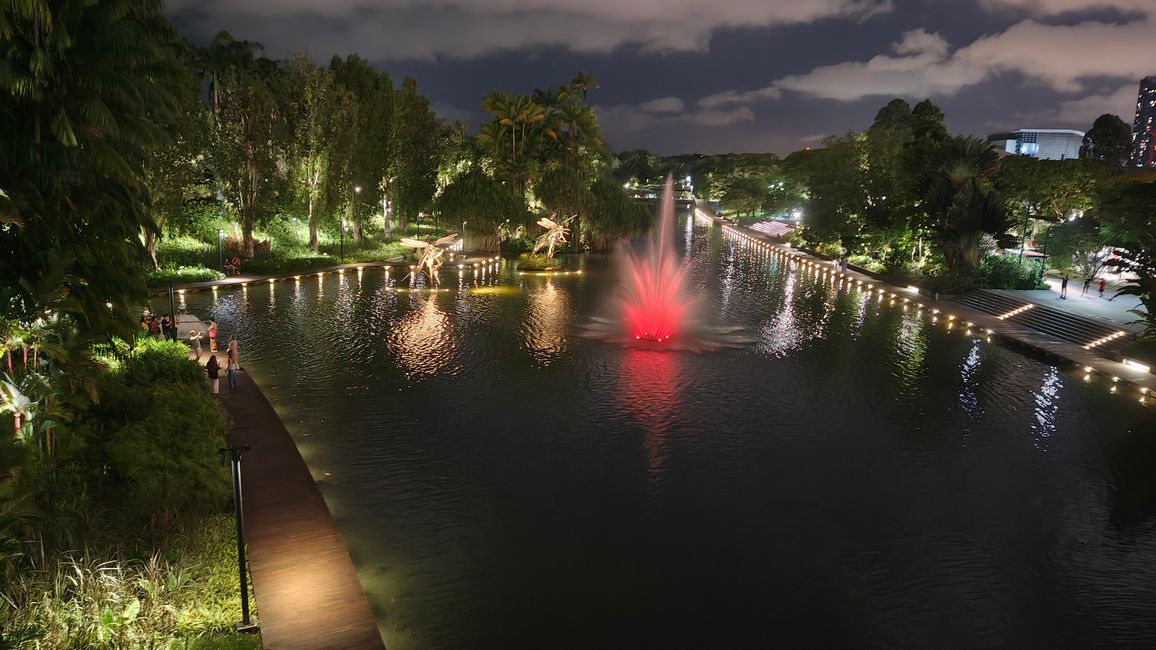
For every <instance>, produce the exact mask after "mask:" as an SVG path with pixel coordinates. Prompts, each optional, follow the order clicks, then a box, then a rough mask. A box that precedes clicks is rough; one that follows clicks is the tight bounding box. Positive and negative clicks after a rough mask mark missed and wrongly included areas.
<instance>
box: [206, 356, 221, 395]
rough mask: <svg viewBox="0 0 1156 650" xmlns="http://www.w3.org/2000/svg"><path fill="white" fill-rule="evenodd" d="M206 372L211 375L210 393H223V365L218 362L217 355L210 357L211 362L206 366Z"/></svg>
mask: <svg viewBox="0 0 1156 650" xmlns="http://www.w3.org/2000/svg"><path fill="white" fill-rule="evenodd" d="M205 372H207V373H209V392H211V393H212V394H214V395H217V394H219V393H220V392H221V364H220V363H218V362H217V355H215V354H213V355H209V362H208V363H206V364H205Z"/></svg>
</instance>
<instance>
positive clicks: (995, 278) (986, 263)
mask: <svg viewBox="0 0 1156 650" xmlns="http://www.w3.org/2000/svg"><path fill="white" fill-rule="evenodd" d="M979 275H980V277H982V278H986V279H987V283H988V286H989V287H991V288H993V289H1045V288H1047V285H1045V284H1044V282H1043V280H1042V279H1041V277H1042V267H1041V266H1040V265H1039V264H1037V263H1035V262H1029V261H1026V260H1023V261H1022V263H1021V260H1020V259H1019V258H1018V257H1012V256H1010V255H988V256H987V257H985V258H983V259H982V260H981V261H980V263H979Z"/></svg>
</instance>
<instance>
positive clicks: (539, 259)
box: [518, 253, 562, 271]
mask: <svg viewBox="0 0 1156 650" xmlns="http://www.w3.org/2000/svg"><path fill="white" fill-rule="evenodd" d="M559 266H562V260H560V259H558V258H557V257H546V255H545V254H543V253H538V254H536V255H535V254H534V253H522V254H521V255H519V256H518V270H519V271H547V270H550V269H556V268H558V267H559Z"/></svg>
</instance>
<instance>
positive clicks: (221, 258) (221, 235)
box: [217, 228, 225, 271]
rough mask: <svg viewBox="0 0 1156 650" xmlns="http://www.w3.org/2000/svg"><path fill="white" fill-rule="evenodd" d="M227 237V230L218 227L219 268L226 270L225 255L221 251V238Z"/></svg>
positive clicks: (219, 269)
mask: <svg viewBox="0 0 1156 650" xmlns="http://www.w3.org/2000/svg"><path fill="white" fill-rule="evenodd" d="M224 238H225V231H224V230H221V229H220V228H217V270H218V271H224V270H225V255H224V253H222V252H221V240H222V239H224Z"/></svg>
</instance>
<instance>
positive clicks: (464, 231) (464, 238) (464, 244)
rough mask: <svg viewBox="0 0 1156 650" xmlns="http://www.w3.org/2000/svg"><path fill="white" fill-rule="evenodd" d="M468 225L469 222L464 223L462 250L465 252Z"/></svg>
mask: <svg viewBox="0 0 1156 650" xmlns="http://www.w3.org/2000/svg"><path fill="white" fill-rule="evenodd" d="M467 223H469V222H468V221H463V222H462V250H465V248H466V224H467Z"/></svg>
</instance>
